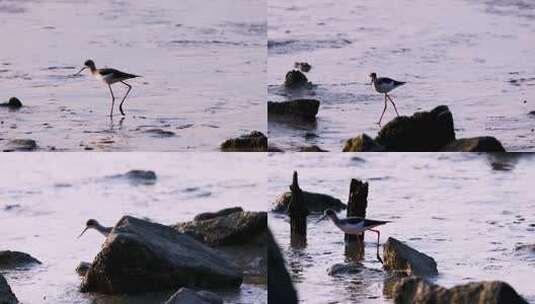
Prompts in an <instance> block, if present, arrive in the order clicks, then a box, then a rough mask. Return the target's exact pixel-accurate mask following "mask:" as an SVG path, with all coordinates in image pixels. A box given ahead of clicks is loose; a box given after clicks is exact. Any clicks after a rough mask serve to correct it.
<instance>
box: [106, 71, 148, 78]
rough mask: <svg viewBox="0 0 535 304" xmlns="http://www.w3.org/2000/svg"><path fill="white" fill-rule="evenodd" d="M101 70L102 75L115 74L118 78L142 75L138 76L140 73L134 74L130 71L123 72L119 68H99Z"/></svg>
mask: <svg viewBox="0 0 535 304" xmlns="http://www.w3.org/2000/svg"><path fill="white" fill-rule="evenodd" d="M99 72H100V75H102V76H106V75H109V74H113V75H114V76H115V77H117V78H125V79H126V78H136V77H141V76H138V75H134V74H128V73H125V72H121V71H119V70H116V69H100V70H99Z"/></svg>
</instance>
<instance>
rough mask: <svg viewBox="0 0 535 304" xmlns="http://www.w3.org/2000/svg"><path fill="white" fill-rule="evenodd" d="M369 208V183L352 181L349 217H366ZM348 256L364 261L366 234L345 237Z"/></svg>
mask: <svg viewBox="0 0 535 304" xmlns="http://www.w3.org/2000/svg"><path fill="white" fill-rule="evenodd" d="M367 207H368V183H363V182H361V181H359V180H357V179H354V178H353V179H351V184H350V185H349V199H348V202H347V216H348V217H351V216H357V217H366V208H367ZM345 245H346V247H345V253H346V256H348V257H352V258H356V259H357V260H362V259H363V258H364V233H362V234H361V235H360V236H356V235H350V234H346V235H345Z"/></svg>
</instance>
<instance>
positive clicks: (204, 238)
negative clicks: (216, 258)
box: [174, 211, 267, 246]
mask: <svg viewBox="0 0 535 304" xmlns="http://www.w3.org/2000/svg"><path fill="white" fill-rule="evenodd" d="M174 228H175V229H176V230H177V231H179V232H181V233H186V234H188V235H190V236H192V237H193V238H195V239H197V240H199V241H201V242H203V243H205V244H207V245H209V246H222V245H235V244H244V243H247V242H249V241H251V240H254V236H255V235H259V234H263V233H265V232H266V230H267V213H266V212H247V211H238V212H231V213H229V214H226V215H222V216H217V217H214V218H211V219H207V220H201V221H198V220H196V221H192V222H186V223H180V224H177V225H176V226H174Z"/></svg>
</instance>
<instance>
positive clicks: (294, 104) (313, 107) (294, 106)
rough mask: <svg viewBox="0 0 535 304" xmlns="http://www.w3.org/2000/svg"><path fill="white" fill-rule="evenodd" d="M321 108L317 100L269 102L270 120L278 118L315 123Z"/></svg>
mask: <svg viewBox="0 0 535 304" xmlns="http://www.w3.org/2000/svg"><path fill="white" fill-rule="evenodd" d="M319 108H320V101H319V100H316V99H295V100H290V101H282V102H272V101H268V119H273V118H277V117H287V118H295V119H299V120H302V121H315V120H316V115H317V114H318V111H319Z"/></svg>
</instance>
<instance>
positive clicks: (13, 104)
mask: <svg viewBox="0 0 535 304" xmlns="http://www.w3.org/2000/svg"><path fill="white" fill-rule="evenodd" d="M0 107H5V108H9V109H11V110H15V109H20V108H22V102H20V100H19V99H18V98H17V97H11V98H10V99H9V101H8V102H4V103H0Z"/></svg>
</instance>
